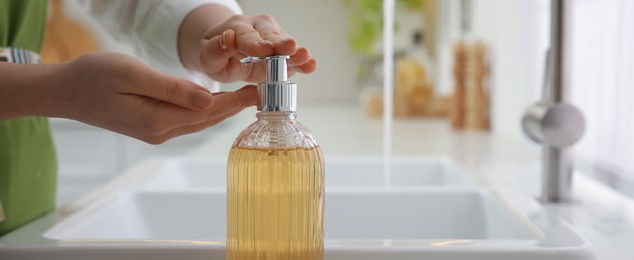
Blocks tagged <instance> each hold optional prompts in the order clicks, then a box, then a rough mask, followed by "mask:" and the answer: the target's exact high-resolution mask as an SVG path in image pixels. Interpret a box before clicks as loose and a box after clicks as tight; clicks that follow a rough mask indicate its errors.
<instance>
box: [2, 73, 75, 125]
mask: <svg viewBox="0 0 634 260" xmlns="http://www.w3.org/2000/svg"><path fill="white" fill-rule="evenodd" d="M61 66H64V64H51V65H42V64H12V63H4V62H0V82H1V84H0V120H5V119H10V118H15V117H21V116H60V115H61V113H60V111H61V110H60V108H61V106H63V104H61V102H60V100H58V97H60V93H58V91H61V90H60V89H59V88H58V86H59V83H60V81H61V79H60V78H59V77H55V75H56V74H58V73H57V72H56V70H58V69H59V68H60V67H61Z"/></svg>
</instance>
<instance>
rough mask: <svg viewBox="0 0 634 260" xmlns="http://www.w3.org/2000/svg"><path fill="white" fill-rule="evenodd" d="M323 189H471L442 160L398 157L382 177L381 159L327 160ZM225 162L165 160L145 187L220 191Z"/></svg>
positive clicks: (454, 168) (452, 166)
mask: <svg viewBox="0 0 634 260" xmlns="http://www.w3.org/2000/svg"><path fill="white" fill-rule="evenodd" d="M325 161H326V187H327V188H332V187H383V186H386V185H388V184H387V183H386V180H389V182H390V183H389V186H400V187H404V186H409V187H417V186H429V185H470V184H472V182H473V181H472V180H471V178H469V176H466V175H465V174H464V173H463V172H462V171H460V169H459V167H458V166H457V165H455V164H454V163H452V162H451V161H450V160H448V159H445V158H421V157H405V158H404V157H398V158H393V159H392V160H391V169H392V174H391V175H390V176H385V175H384V174H383V172H384V171H383V169H384V165H383V164H384V160H383V157H380V156H368V157H352V156H351V157H341V156H335V157H326V160H325ZM226 171H227V162H226V158H219V157H213V158H206V157H176V158H171V159H168V160H166V162H165V164H164V166H163V167H161V169H160V170H159V171H158V172H157V173H156V175H153V176H152V177H151V179H150V180H149V181H148V182H146V184H145V187H156V188H159V187H160V188H184V187H219V188H224V187H225V183H226Z"/></svg>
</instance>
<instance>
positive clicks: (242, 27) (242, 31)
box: [234, 23, 273, 57]
mask: <svg viewBox="0 0 634 260" xmlns="http://www.w3.org/2000/svg"><path fill="white" fill-rule="evenodd" d="M234 30H235V32H236V47H237V49H238V51H239V52H242V53H243V54H246V55H247V56H257V57H264V56H271V55H273V43H272V42H271V41H269V40H265V39H263V38H262V36H261V35H260V33H259V32H258V31H257V30H256V29H255V28H254V26H253V25H252V24H249V23H238V24H236V25H235V28H234Z"/></svg>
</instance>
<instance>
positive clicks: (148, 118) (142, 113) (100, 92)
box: [46, 53, 257, 144]
mask: <svg viewBox="0 0 634 260" xmlns="http://www.w3.org/2000/svg"><path fill="white" fill-rule="evenodd" d="M49 77H52V80H51V81H49V82H50V83H52V85H53V86H46V87H48V88H50V94H51V95H53V97H54V98H52V99H51V103H50V104H49V106H52V107H53V108H54V109H50V110H49V111H52V112H53V113H54V114H53V115H51V116H60V117H66V118H70V119H75V120H79V121H82V122H85V123H88V124H91V125H94V126H98V127H101V128H105V129H109V130H111V131H114V132H118V133H121V134H124V135H128V136H131V137H134V138H137V139H140V140H142V141H145V142H148V143H151V144H159V143H163V142H165V141H166V140H168V139H170V138H173V137H176V136H180V135H184V134H188V133H192V132H198V131H201V130H203V129H205V128H207V127H209V126H212V125H215V124H218V123H220V122H222V121H223V120H224V119H226V118H228V117H230V116H233V115H235V114H236V113H238V112H240V111H241V110H242V109H244V108H246V107H249V106H252V105H255V103H256V98H257V92H256V90H255V87H254V86H246V87H244V88H242V89H239V90H237V91H235V92H221V93H214V94H212V93H210V92H209V91H208V90H207V89H205V88H203V87H201V86H198V85H196V84H194V83H192V82H189V81H186V80H183V79H179V78H175V77H171V76H167V75H164V74H161V73H160V72H158V71H156V70H154V69H152V68H150V67H149V66H147V65H145V64H143V63H141V62H139V61H138V60H136V59H135V58H132V57H130V56H127V55H123V54H115V53H96V54H89V55H85V56H82V57H80V58H79V59H76V60H74V61H71V62H68V63H64V64H60V65H59V67H58V68H57V69H56V70H53V72H52V74H51V75H49Z"/></svg>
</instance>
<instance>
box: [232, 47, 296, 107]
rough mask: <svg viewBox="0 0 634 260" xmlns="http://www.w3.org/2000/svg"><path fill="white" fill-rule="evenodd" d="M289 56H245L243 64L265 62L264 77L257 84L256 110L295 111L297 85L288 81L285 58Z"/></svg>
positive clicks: (242, 60)
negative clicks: (257, 100)
mask: <svg viewBox="0 0 634 260" xmlns="http://www.w3.org/2000/svg"><path fill="white" fill-rule="evenodd" d="M288 59H290V57H289V56H284V55H278V56H268V57H246V58H243V59H241V60H240V62H242V63H243V64H248V63H253V62H266V79H265V81H264V82H262V83H259V84H258V95H259V96H260V102H258V110H260V111H295V107H296V103H297V101H296V100H297V85H296V84H295V83H291V82H289V81H288V74H287V68H288V65H287V64H286V60H288Z"/></svg>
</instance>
